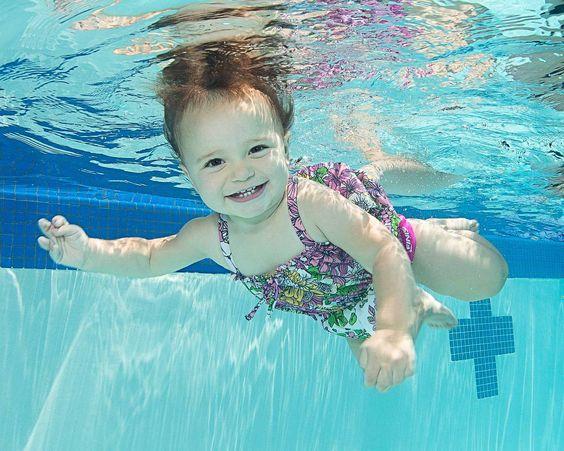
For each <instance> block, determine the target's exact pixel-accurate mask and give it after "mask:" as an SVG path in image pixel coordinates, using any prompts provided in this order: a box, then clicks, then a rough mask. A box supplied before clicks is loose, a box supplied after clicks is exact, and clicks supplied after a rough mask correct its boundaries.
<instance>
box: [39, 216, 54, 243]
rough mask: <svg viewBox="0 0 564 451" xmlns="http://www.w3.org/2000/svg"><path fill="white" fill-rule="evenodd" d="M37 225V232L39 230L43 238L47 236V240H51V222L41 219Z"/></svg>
mask: <svg viewBox="0 0 564 451" xmlns="http://www.w3.org/2000/svg"><path fill="white" fill-rule="evenodd" d="M37 225H39V230H41V232H43V233H44V234H45V236H47V237H48V238H53V233H52V229H53V227H51V222H50V221H49V220H47V219H45V218H41V219H40V220H39V221H37Z"/></svg>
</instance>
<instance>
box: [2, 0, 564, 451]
mask: <svg viewBox="0 0 564 451" xmlns="http://www.w3.org/2000/svg"><path fill="white" fill-rule="evenodd" d="M360 3H362V4H363V5H362V6H361V5H360V4H359V2H356V3H355V2H348V3H345V2H333V1H325V2H323V1H319V2H305V1H303V2H300V1H293V2H287V4H286V6H285V8H274V7H273V6H272V2H264V3H263V2H261V3H260V5H266V6H267V7H266V8H264V9H262V10H259V9H256V10H253V7H256V6H257V2H248V1H245V2H237V3H235V2H216V3H213V4H212V3H204V4H196V3H194V2H190V3H187V2H182V1H173V0H171V1H164V0H159V1H158V2H153V1H151V2H148V1H136V2H133V1H129V2H128V1H122V2H113V3H112V2H110V1H96V2H88V3H87V2H83V1H70V0H68V1H62V0H58V1H53V2H42V1H22V2H7V1H4V2H2V1H1V0H0V6H1V8H0V11H1V12H0V14H2V16H1V18H2V24H3V30H2V36H0V43H2V44H3V45H2V47H1V50H0V113H1V114H0V163H1V164H0V167H1V168H2V169H1V173H0V176H1V178H0V201H2V200H3V199H4V196H5V195H6V193H13V192H17V193H21V192H23V191H25V190H28V191H26V192H30V191H31V192H34V193H46V192H47V191H48V189H55V188H59V187H62V188H64V189H65V190H66V192H73V189H77V188H78V187H88V188H93V189H100V190H101V191H100V192H105V191H102V190H121V191H124V192H128V193H135V194H150V195H155V196H165V197H169V198H176V199H196V200H197V197H196V194H195V192H194V191H193V189H192V188H191V186H190V185H189V183H188V182H187V181H186V179H185V178H184V177H183V176H182V174H181V172H180V170H179V168H178V165H177V163H176V162H175V161H174V160H173V159H171V158H170V150H169V148H168V147H167V145H166V143H165V142H164V139H163V136H162V118H161V116H162V111H161V107H160V105H159V104H158V102H157V101H156V99H155V98H154V95H153V92H152V84H153V83H154V79H155V76H156V75H157V73H158V71H159V70H160V66H159V64H158V63H156V62H155V60H154V57H155V56H156V55H158V54H159V52H161V51H163V50H166V49H167V48H168V47H167V46H174V45H178V44H180V43H182V42H185V41H186V40H197V39H203V38H204V37H205V36H207V35H206V33H208V32H211V31H213V30H216V31H217V30H219V29H234V28H236V29H238V30H249V29H252V28H253V27H256V26H257V24H259V25H260V26H264V24H265V22H266V23H267V26H266V28H267V29H268V30H269V31H270V32H276V33H281V34H284V35H285V36H287V37H288V39H289V43H290V44H289V45H288V48H289V51H290V52H291V53H292V55H293V57H294V58H295V63H296V72H295V73H294V74H293V77H292V85H291V86H292V90H293V93H294V97H295V102H296V121H295V126H294V128H293V135H292V142H291V147H290V153H291V155H292V156H293V157H300V156H302V157H305V158H306V159H308V160H310V161H313V162H317V161H325V160H338V161H344V162H346V163H348V164H349V165H351V166H353V167H360V166H361V165H363V164H365V163H366V157H365V156H364V155H363V153H362V152H361V149H360V147H361V146H362V140H363V139H364V140H365V141H367V142H369V143H370V144H371V145H376V143H379V145H381V147H382V149H383V150H384V151H385V152H387V153H389V154H393V155H404V156H407V157H411V158H417V159H419V160H421V161H424V162H426V163H428V164H430V165H432V166H433V167H434V168H436V169H438V170H442V171H446V172H451V173H455V174H458V175H462V176H464V177H466V179H465V180H464V182H463V183H460V184H458V185H456V186H453V187H450V188H448V189H445V190H442V191H440V192H438V193H434V194H432V195H429V196H415V197H402V196H394V197H393V198H392V201H393V203H394V205H395V206H397V207H398V209H399V210H401V209H407V210H406V211H408V212H409V214H410V215H413V216H416V217H429V216H440V217H456V216H467V217H473V218H477V219H478V220H479V221H480V224H481V233H483V234H484V235H485V236H487V237H488V238H491V239H492V240H493V241H495V239H496V238H497V239H507V240H509V241H504V243H506V247H505V248H504V252H507V254H508V256H509V254H511V259H510V260H511V261H515V262H517V264H516V266H514V267H513V268H510V270H512V271H513V274H519V276H520V277H521V276H523V277H526V275H527V274H529V273H530V274H533V273H534V274H535V275H538V277H543V278H510V279H509V280H508V282H507V284H506V286H505V287H504V288H503V290H502V291H501V293H500V294H499V295H498V296H496V297H494V298H492V300H491V305H492V315H493V316H494V317H504V316H505V317H507V316H509V317H511V321H512V332H513V334H512V338H513V340H514V343H513V344H514V352H511V353H508V354H503V355H498V356H496V357H495V359H496V364H497V365H496V371H497V384H498V394H497V395H496V396H492V397H487V398H482V399H478V397H477V391H476V376H475V363H474V361H472V360H463V361H455V362H453V361H452V360H451V353H450V349H449V334H448V332H446V331H436V330H432V329H424V330H423V331H422V332H421V334H420V336H419V339H418V341H417V343H416V348H417V358H418V360H417V368H416V375H415V376H414V377H413V378H411V379H409V380H407V381H406V382H404V383H403V384H401V385H400V386H398V387H395V388H394V389H392V390H391V391H390V392H388V393H386V394H380V393H379V392H377V391H375V390H373V389H366V388H364V387H363V385H362V381H363V376H362V372H361V370H360V368H359V367H358V365H357V363H356V361H355V359H354V357H353V356H352V354H351V353H350V351H349V349H348V346H347V345H346V343H345V342H344V341H343V340H341V339H339V338H338V337H334V336H330V335H328V334H327V333H326V332H325V331H324V330H323V329H322V328H321V327H319V325H318V324H315V323H314V322H313V321H312V320H311V319H309V318H306V317H297V316H293V315H289V314H283V313H282V312H275V313H274V315H273V318H272V319H271V320H270V321H266V319H265V317H264V312H262V311H259V313H257V317H256V318H255V319H254V320H253V321H252V322H250V323H249V322H247V321H246V320H245V319H244V317H243V315H244V314H245V313H247V312H248V311H249V310H250V308H251V307H252V306H253V305H254V304H255V302H254V301H255V300H254V298H253V297H252V295H250V293H248V292H247V291H246V289H245V288H244V287H243V286H242V285H238V284H234V283H232V282H231V281H230V280H229V279H228V277H227V276H226V275H219V274H197V273H177V274H173V275H169V276H164V277H160V278H155V279H146V280H139V279H117V278H113V277H110V276H104V275H100V274H87V273H82V272H75V271H61V270H54V271H52V270H45V269H37V268H41V266H38V265H37V264H36V262H37V260H38V259H37V258H36V257H37V254H39V253H40V252H41V250H40V249H39V248H37V247H33V246H32V247H31V249H32V250H33V251H32V252H31V254H33V255H30V253H29V252H28V249H29V248H25V249H26V250H22V249H24V247H23V246H22V240H21V237H22V236H23V235H25V236H26V237H30V240H29V241H30V242H32V243H34V240H35V235H37V234H38V232H37V230H36V229H35V223H34V220H35V219H34V218H35V217H36V216H37V215H38V212H39V211H43V210H42V208H44V207H43V206H42V204H44V203H45V198H46V197H45V196H44V197H41V196H39V197H37V198H38V199H39V200H37V198H36V199H35V200H33V201H32V200H30V199H31V198H30V197H25V198H24V199H23V200H21V201H20V202H17V210H15V211H16V213H14V214H13V216H8V217H9V218H10V219H8V220H6V219H4V218H6V217H7V216H6V213H10V214H11V212H7V211H3V212H2V213H3V219H2V232H1V233H0V235H1V238H2V242H1V243H0V244H1V246H0V249H1V251H2V252H1V254H2V255H0V257H2V261H7V260H4V258H5V257H6V255H8V251H9V255H10V257H11V256H14V255H15V256H18V253H20V254H21V255H20V257H22V258H21V259H18V263H19V261H20V260H21V261H23V262H24V263H23V264H21V265H19V266H18V267H17V268H18V269H15V268H13V267H3V268H0V299H1V301H0V357H1V359H2V360H1V363H0V374H1V375H2V383H1V384H0V450H4V449H6V450H16V449H29V450H75V449H93V450H108V449H111V450H114V449H115V450H156V449H158V450H161V449H162V450H179V449H181V450H184V449H189V450H245V451H246V450H254V449H257V450H264V449H267V450H294V449H295V450H308V451H309V450H343V449H346V450H385V451H388V450H427V449H428V450H436V449H441V450H443V449H445V450H451V449H452V450H457V451H458V450H480V451H481V450H511V451H513V450H557V449H563V448H564V444H563V443H562V441H563V439H562V437H563V432H564V431H563V428H564V416H563V414H562V411H563V409H562V408H561V406H562V405H564V399H563V398H564V396H563V390H562V389H561V385H562V383H561V382H560V380H561V379H562V374H564V371H563V370H564V368H563V363H562V361H563V360H562V348H563V343H562V334H561V332H560V331H561V330H562V319H563V318H562V315H563V308H562V305H563V304H562V300H563V291H564V290H563V289H562V279H557V278H554V274H561V273H562V263H561V262H562V261H564V256H563V257H561V258H559V256H562V255H563V254H562V246H563V244H562V241H563V235H562V230H563V227H562V225H563V217H562V177H561V176H562V172H561V171H562V160H563V158H564V157H563V154H564V151H563V149H564V145H563V140H562V136H563V135H564V134H563V133H562V111H563V110H564V99H563V97H562V91H561V83H562V68H561V66H562V63H561V62H562V31H561V24H560V22H561V20H562V12H561V8H559V7H558V5H557V3H556V2H555V1H547V2H544V1H540V0H520V1H509V0H507V1H494V0H480V1H474V2H472V3H465V2H458V1H453V0H443V1H432V0H423V1H416V0H411V1H409V2H400V1H398V2H360ZM226 4H227V5H229V6H233V7H234V8H235V9H234V10H230V11H227V12H225V11H224V12H223V13H222V14H221V15H218V14H214V13H210V14H209V15H208V16H206V18H205V19H202V18H201V17H200V20H192V19H193V16H188V17H192V19H190V20H188V18H187V17H185V16H182V17H184V18H183V19H182V20H179V21H178V23H177V24H176V25H174V26H167V25H163V24H162V23H160V25H158V24H159V20H161V19H164V18H167V17H169V16H173V17H178V13H179V12H180V13H182V12H184V13H186V12H190V11H192V12H190V14H194V11H199V10H202V9H203V10H207V9H209V8H218V7H220V6H221V7H224V6H225V5H226ZM202 5H204V6H202ZM242 6H244V7H247V8H250V11H251V12H250V13H249V12H248V11H249V10H247V13H248V14H241V13H240V10H238V9H237V8H240V7H242ZM191 8H192V9H191ZM272 19H276V20H275V21H274V22H269V21H270V20H272ZM343 119H345V121H342V120H343ZM351 136H353V137H354V138H355V139H356V143H352V142H351V141H350V139H349V140H347V137H349V138H350V137H351ZM558 171H560V173H559V172H558ZM559 174H560V176H559ZM15 186H17V187H18V189H20V188H21V187H23V189H21V190H19V191H18V190H13V189H12V188H13V187H15ZM6 187H7V188H6ZM91 196H92V195H91ZM16 197H17V196H16ZM92 197H94V196H92ZM97 198H99V199H106V198H105V197H103V196H102V197H97ZM47 199H48V197H47ZM62 202H63V205H66V206H65V211H60V212H58V213H62V214H65V215H66V216H67V217H69V219H71V220H72V221H73V222H76V223H79V224H83V225H86V224H85V222H84V221H86V219H85V218H86V217H87V215H88V214H89V211H88V210H89V205H83V206H82V208H79V206H76V205H74V204H71V203H70V202H68V203H67V204H65V200H64V199H63V201H62ZM2 205H3V204H2ZM151 207H152V206H151V205H149V206H147V209H146V210H145V211H147V214H150V212H151ZM165 207H166V205H165ZM401 211H404V210H401ZM88 218H89V220H90V221H92V218H91V216H88ZM96 221H97V222H96ZM152 221H153V223H154V222H156V219H152ZM129 222H130V217H129V216H128V213H127V211H125V213H124V214H123V215H117V214H113V213H112V216H104V218H101V219H100V218H98V219H96V218H95V219H94V222H91V223H89V224H88V225H89V226H90V227H92V228H94V227H95V226H99V227H100V228H101V229H104V230H107V231H109V232H111V233H114V234H116V235H117V236H119V234H120V231H122V230H124V229H125V228H126V227H127V226H128V225H129ZM147 222H149V219H148V218H147ZM163 222H164V221H163ZM8 229H9V230H10V232H9V233H8V232H6V231H7V230H8ZM87 231H88V230H87ZM26 239H27V238H26ZM511 243H514V244H515V246H514V247H512V246H511ZM536 244H538V245H539V246H538V247H536ZM541 244H542V246H541ZM547 247H550V248H553V249H555V251H554V254H551V255H550V257H548V256H547V257H546V258H543V257H544V254H541V255H537V254H538V252H537V253H536V254H535V255H529V254H527V253H526V252H525V251H523V249H529V251H528V252H532V253H535V250H536V249H546V248H547ZM559 249H560V251H559ZM15 260H16V259H15V258H12V259H11V260H9V261H15ZM30 262H31V263H30ZM34 265H35V266H34ZM532 265H535V267H534V268H533V267H532ZM20 268H21V269H20ZM549 270H550V271H549ZM546 274H549V276H547V275H546ZM437 297H438V299H440V300H442V301H444V302H445V303H446V304H447V305H448V306H449V307H450V308H451V309H452V310H453V311H454V313H455V314H456V316H457V317H458V318H459V319H464V318H469V317H470V309H469V304H467V303H464V302H460V301H457V300H454V299H450V298H445V297H442V296H437ZM494 338H495V337H494ZM477 346H480V344H477Z"/></svg>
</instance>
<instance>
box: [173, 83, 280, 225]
mask: <svg viewBox="0 0 564 451" xmlns="http://www.w3.org/2000/svg"><path fill="white" fill-rule="evenodd" d="M177 135H178V144H179V147H180V151H181V154H182V155H181V156H182V164H181V168H182V171H183V172H184V174H186V176H187V177H188V178H189V179H190V182H191V183H192V185H193V186H194V188H195V189H196V191H197V192H198V194H199V195H200V196H201V198H202V200H203V201H204V203H205V204H206V205H207V206H208V207H209V208H210V209H211V210H213V211H216V212H218V213H223V214H226V215H228V216H229V217H230V219H231V220H232V221H233V222H234V223H236V224H238V225H241V226H245V225H248V226H253V225H257V224H260V223H261V222H262V221H264V220H266V219H268V218H269V217H270V216H271V215H272V213H273V212H274V211H276V208H277V207H278V206H279V205H280V203H281V201H282V200H283V198H284V194H285V190H286V184H287V180H288V160H287V157H286V151H285V148H286V144H287V143H286V142H285V139H284V136H283V129H282V126H281V125H280V123H279V121H278V120H277V117H276V115H275V114H274V112H273V109H272V108H271V106H270V104H269V103H268V101H267V100H266V98H265V97H264V95H262V94H261V93H259V92H258V91H252V92H250V93H249V95H248V96H247V97H246V98H245V99H243V100H239V99H235V98H233V99H229V100H226V99H225V98H223V99H221V98H219V99H217V100H210V101H209V102H208V103H207V104H206V105H204V106H202V107H198V108H192V109H189V110H188V111H186V112H185V113H184V114H183V116H182V118H181V120H180V121H179V123H178V127H177ZM256 186H259V188H258V189H256V190H255V191H254V192H250V194H249V193H247V194H246V195H244V196H242V195H241V194H240V192H241V191H242V190H247V189H250V188H254V187H256ZM236 193H239V195H234V194H236Z"/></svg>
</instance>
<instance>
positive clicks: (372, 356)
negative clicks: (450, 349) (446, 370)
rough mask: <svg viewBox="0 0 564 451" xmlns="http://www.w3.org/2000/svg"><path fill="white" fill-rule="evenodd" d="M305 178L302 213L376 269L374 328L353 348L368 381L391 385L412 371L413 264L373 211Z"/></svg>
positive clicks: (385, 386)
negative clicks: (367, 336) (371, 213)
mask: <svg viewBox="0 0 564 451" xmlns="http://www.w3.org/2000/svg"><path fill="white" fill-rule="evenodd" d="M307 182H308V183H307V184H306V183H304V188H305V189H304V190H303V191H302V193H303V195H302V199H303V201H302V203H301V211H302V216H307V217H308V219H310V220H312V221H313V222H314V223H315V225H316V226H317V227H318V228H319V230H320V231H321V232H323V234H324V235H325V236H326V237H327V239H328V240H329V241H330V242H332V243H333V244H335V245H336V246H339V247H340V248H341V249H343V250H344V251H345V252H347V253H348V254H349V255H351V256H352V257H353V258H354V259H355V260H356V261H357V262H359V263H360V264H361V265H362V266H363V267H364V268H365V269H366V270H367V271H368V272H370V273H371V274H372V280H373V285H374V291H375V294H376V299H377V314H376V325H375V331H374V333H373V334H372V336H371V337H370V338H368V339H367V340H365V341H364V342H362V344H360V345H359V346H358V351H359V352H358V355H357V353H356V352H355V348H353V347H352V346H351V348H352V349H353V352H354V353H355V356H356V357H357V358H358V359H359V363H360V366H361V367H362V368H363V369H364V370H365V384H366V385H369V386H370V385H377V386H378V388H379V389H380V390H383V391H384V390H387V389H388V388H389V387H391V386H393V385H396V384H398V383H400V382H401V381H402V380H403V379H405V377H408V376H411V375H412V374H413V366H414V362H415V347H414V344H413V338H412V336H411V331H412V330H413V329H414V325H415V323H416V319H417V315H416V306H415V302H417V299H418V298H417V296H416V293H417V286H416V284H415V278H414V276H413V272H412V270H411V264H410V262H409V259H408V257H407V254H406V252H405V250H404V249H403V247H402V245H401V243H400V242H399V240H397V239H396V238H395V237H394V236H393V235H392V234H390V232H389V231H388V229H387V228H386V227H385V226H384V225H383V224H382V223H381V222H380V221H378V220H377V219H376V218H375V217H373V216H371V215H370V214H369V213H367V212H366V211H364V210H363V209H361V208H360V207H358V206H357V205H355V204H353V203H352V202H351V201H349V200H348V199H346V198H344V197H343V196H341V195H340V194H339V193H338V192H336V191H333V190H331V189H329V188H327V187H325V186H323V185H321V184H318V183H316V182H309V181H307ZM319 205H323V208H319ZM353 231H354V233H351V232H353ZM349 344H350V343H349Z"/></svg>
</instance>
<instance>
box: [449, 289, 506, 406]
mask: <svg viewBox="0 0 564 451" xmlns="http://www.w3.org/2000/svg"><path fill="white" fill-rule="evenodd" d="M449 342H450V358H451V361H453V362H456V361H459V360H470V359H472V360H474V374H475V378H476V391H477V395H478V398H479V399H481V398H487V397H490V396H496V395H497V394H498V386H497V368H496V360H495V359H496V356H498V355H503V354H511V353H514V352H515V344H514V340H513V321H512V319H511V316H492V311H491V302H490V300H489V299H484V300H482V301H476V302H470V318H463V319H459V321H458V326H456V327H455V328H453V329H450V330H449Z"/></svg>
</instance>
